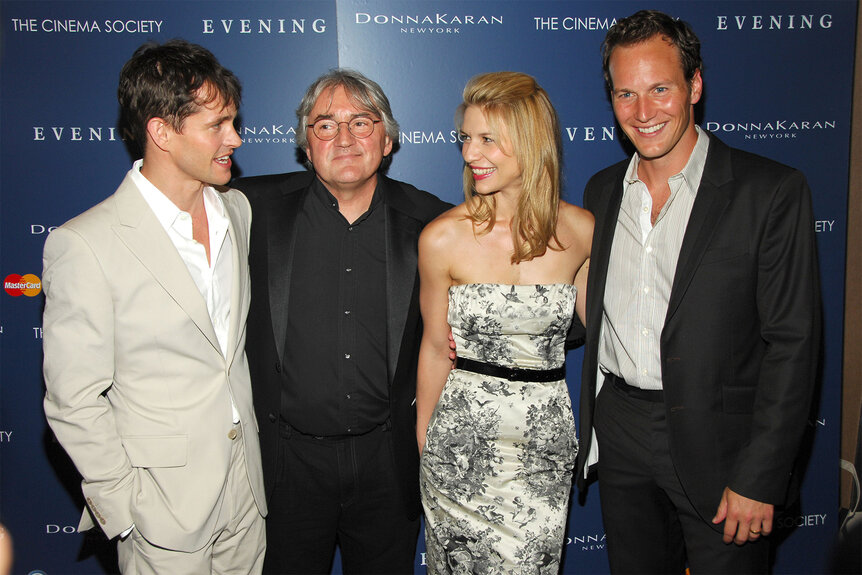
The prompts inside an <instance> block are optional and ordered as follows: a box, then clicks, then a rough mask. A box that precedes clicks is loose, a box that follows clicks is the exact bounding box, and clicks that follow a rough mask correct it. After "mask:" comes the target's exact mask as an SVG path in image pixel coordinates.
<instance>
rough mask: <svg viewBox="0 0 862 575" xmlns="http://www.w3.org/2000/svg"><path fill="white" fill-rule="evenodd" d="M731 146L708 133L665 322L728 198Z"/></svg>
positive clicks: (687, 282)
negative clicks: (697, 186)
mask: <svg viewBox="0 0 862 575" xmlns="http://www.w3.org/2000/svg"><path fill="white" fill-rule="evenodd" d="M732 180H733V172H732V169H731V165H730V149H729V148H728V147H727V146H725V145H724V144H723V143H721V142H720V141H718V140H717V139H716V138H714V137H712V136H710V142H709V152H708V153H707V159H706V164H705V166H704V168H703V177H702V178H701V182H700V187H699V188H698V190H697V197H696V198H695V200H694V205H693V206H692V208H691V215H690V216H689V219H688V225H687V226H686V229H685V235H684V236H683V239H682V246H681V247H680V251H679V260H678V261H677V265H676V272H675V273H674V278H673V287H671V292H670V300H669V301H668V307H667V315H666V316H665V325H667V323H668V322H669V321H670V319H671V318H672V317H673V314H674V313H675V312H676V310H677V308H678V307H679V304H680V302H681V301H682V298H683V296H684V295H685V292H686V289H688V286H689V284H690V283H691V279H692V277H693V276H694V272H695V271H696V270H697V267H698V265H700V260H701V258H702V257H703V254H704V252H705V251H706V248H707V247H708V246H709V243H710V240H711V239H712V236H713V234H714V233H715V229H716V227H718V225H719V223H720V221H721V216H722V214H723V213H724V210H725V209H726V208H727V205H728V204H729V203H730V200H731V193H732V191H733V186H732V185H731V183H732Z"/></svg>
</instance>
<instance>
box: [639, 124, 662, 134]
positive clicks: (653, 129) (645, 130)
mask: <svg viewBox="0 0 862 575" xmlns="http://www.w3.org/2000/svg"><path fill="white" fill-rule="evenodd" d="M666 123H667V122H664V123H662V124H656V125H655V126H650V127H649V128H638V132H640V133H641V134H652V133H653V132H658V131H659V130H661V129H662V128H663V127H664V125H665V124H666Z"/></svg>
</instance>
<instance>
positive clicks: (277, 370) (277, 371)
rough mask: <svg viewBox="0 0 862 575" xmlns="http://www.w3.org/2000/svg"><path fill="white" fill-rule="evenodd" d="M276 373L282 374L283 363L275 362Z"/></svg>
mask: <svg viewBox="0 0 862 575" xmlns="http://www.w3.org/2000/svg"><path fill="white" fill-rule="evenodd" d="M275 372H276V373H281V362H280V361H277V362H275Z"/></svg>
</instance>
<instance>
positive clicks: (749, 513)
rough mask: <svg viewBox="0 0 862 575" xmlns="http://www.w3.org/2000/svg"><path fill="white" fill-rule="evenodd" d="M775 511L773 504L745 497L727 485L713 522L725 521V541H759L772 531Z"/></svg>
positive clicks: (739, 542) (740, 542) (740, 543)
mask: <svg viewBox="0 0 862 575" xmlns="http://www.w3.org/2000/svg"><path fill="white" fill-rule="evenodd" d="M773 512H774V507H773V506H772V505H771V504H769V503H762V502H760V501H755V500H754V499H749V498H748V497H743V496H742V495H740V494H738V493H735V492H734V491H731V489H730V488H729V487H725V488H724V493H723V494H722V495H721V501H720V502H719V504H718V510H717V511H716V513H715V517H713V518H712V522H713V523H714V524H716V525H717V524H719V523H721V522H722V521H724V537H723V538H722V539H723V540H724V542H725V543H730V542H731V541H733V542H734V543H736V544H737V545H743V544H744V543H746V542H747V541H757V540H758V539H760V536H761V535H769V534H770V533H772V514H773Z"/></svg>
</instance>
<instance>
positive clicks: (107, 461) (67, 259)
mask: <svg viewBox="0 0 862 575" xmlns="http://www.w3.org/2000/svg"><path fill="white" fill-rule="evenodd" d="M43 264H44V269H43V274H42V283H43V289H44V292H45V312H44V317H43V342H42V343H43V348H44V366H43V367H44V376H45V387H46V393H45V401H44V407H45V415H46V416H47V419H48V423H49V425H50V426H51V429H52V430H53V431H54V434H55V435H56V437H57V439H58V440H59V442H60V443H61V444H62V445H63V447H64V448H65V449H66V451H67V452H68V454H69V456H70V457H71V458H72V460H73V461H74V463H75V466H76V467H77V468H78V471H79V473H80V474H81V475H82V477H83V481H82V489H83V492H84V497H85V499H86V501H87V505H88V506H89V508H90V510H91V511H92V513H93V517H95V519H96V521H97V522H98V524H99V526H100V527H101V528H102V529H103V530H104V532H105V534H106V535H107V536H108V538H113V537H115V536H116V535H118V534H120V533H121V532H123V531H124V530H125V529H127V528H128V527H129V526H130V525H132V523H133V522H134V520H133V518H132V512H131V509H132V497H133V489H134V488H133V480H134V473H133V470H132V466H131V464H130V462H129V459H128V457H127V456H126V452H125V450H124V449H123V446H122V443H121V441H120V436H119V433H118V431H117V427H116V423H115V420H114V416H113V412H112V410H111V405H110V403H109V401H108V399H107V398H106V396H105V395H104V392H105V391H106V390H107V389H108V388H109V387H110V386H111V385H112V383H113V373H114V345H113V342H114V318H113V305H112V296H111V290H110V287H109V284H108V281H107V278H106V276H105V272H104V270H103V269H102V268H101V266H100V265H99V262H98V260H97V258H96V255H95V254H94V253H93V251H92V249H91V248H90V246H89V245H88V244H87V242H86V241H85V240H84V238H82V237H81V236H80V235H79V234H77V233H76V232H75V231H72V230H68V229H65V228H60V229H57V230H55V231H53V232H51V234H50V235H49V236H48V239H47V241H46V242H45V251H44V260H43ZM89 527H92V524H91V523H90V522H88V521H87V518H86V517H85V518H84V519H83V520H82V522H81V526H80V528H82V529H88V528H89Z"/></svg>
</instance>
